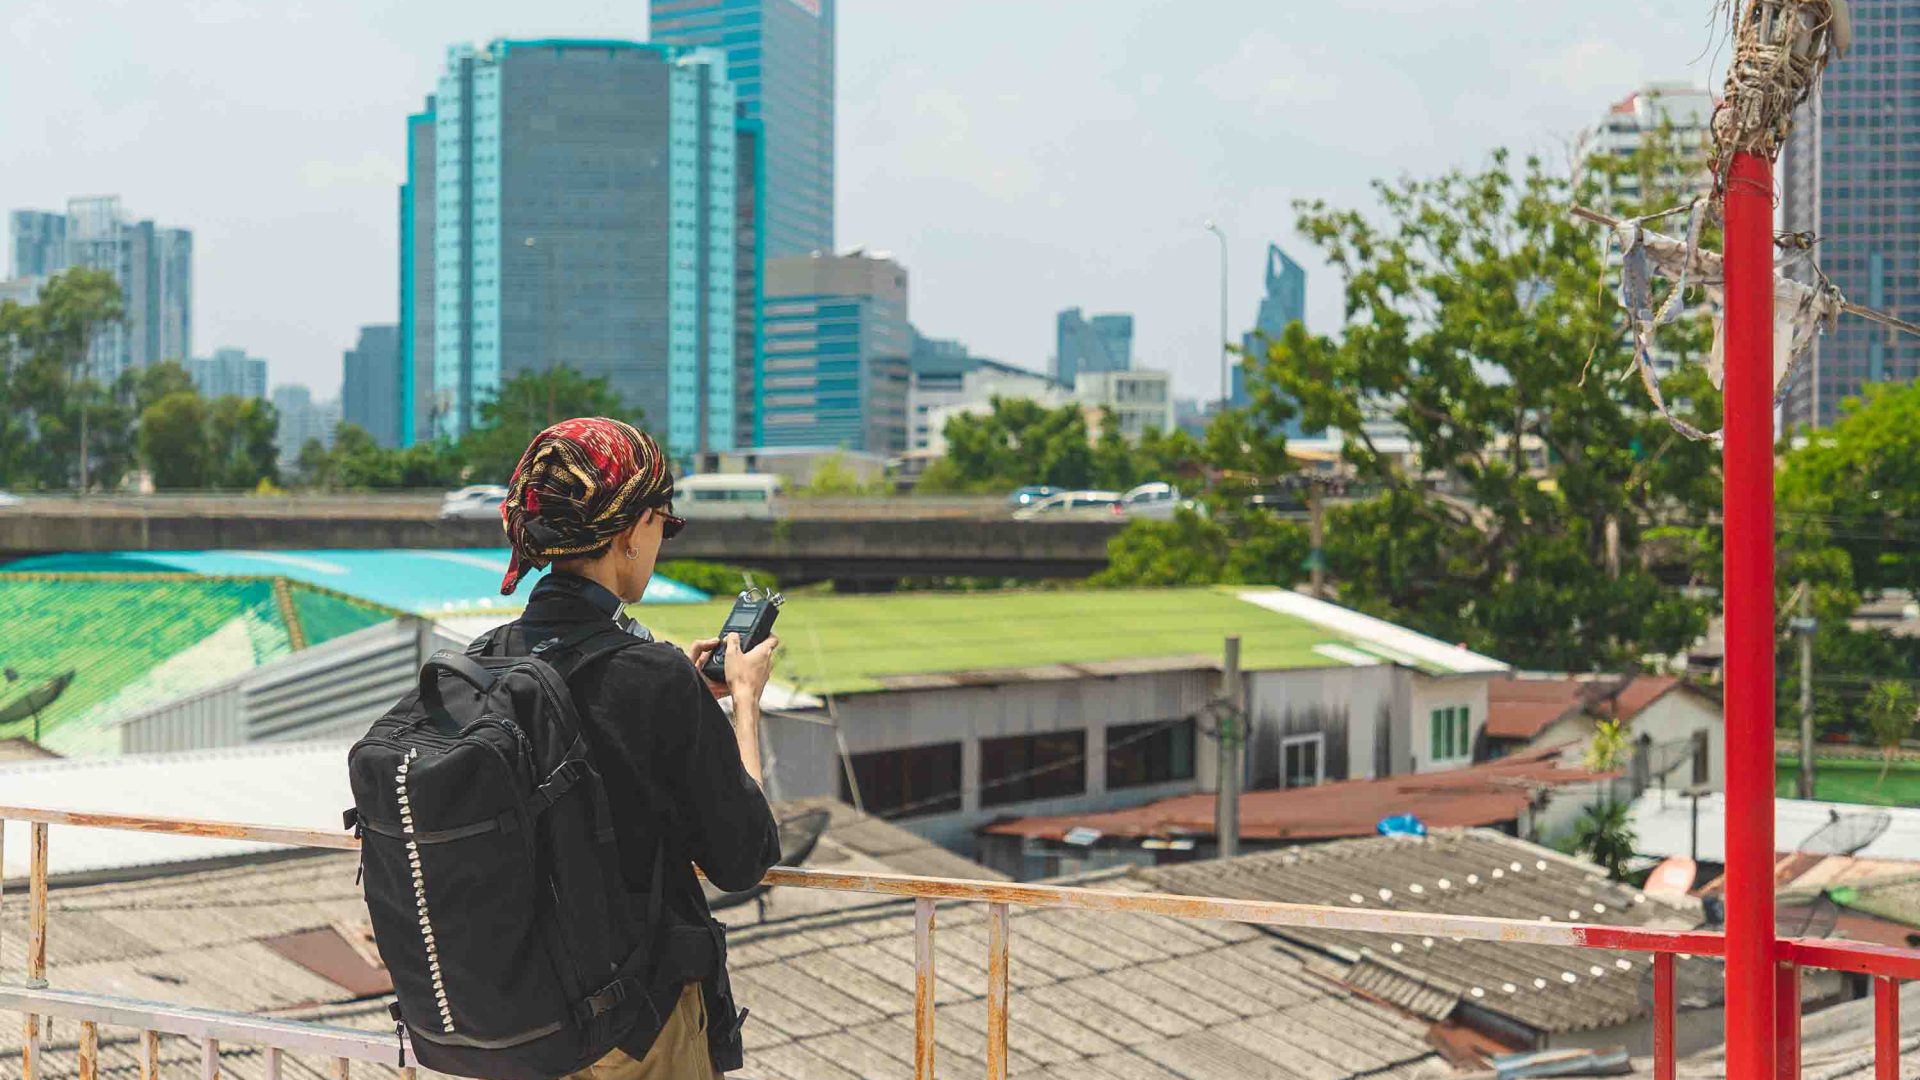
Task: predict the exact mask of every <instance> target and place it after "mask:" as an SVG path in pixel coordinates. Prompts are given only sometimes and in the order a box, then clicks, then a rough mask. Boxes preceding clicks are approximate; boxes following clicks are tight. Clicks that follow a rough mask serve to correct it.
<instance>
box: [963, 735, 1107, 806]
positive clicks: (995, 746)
mask: <svg viewBox="0 0 1920 1080" xmlns="http://www.w3.org/2000/svg"><path fill="white" fill-rule="evenodd" d="M1054 740H1073V741H1074V745H1073V747H1072V748H1070V749H1069V750H1068V751H1067V753H1066V754H1065V755H1064V756H1062V757H1059V758H1057V759H1055V763H1054V764H1044V763H1042V762H1039V761H1038V760H1037V756H1036V754H1035V753H1034V749H1035V748H1036V747H1038V746H1039V745H1041V744H1043V743H1046V742H1050V741H1054ZM1019 744H1025V746H1024V754H1023V757H1024V760H1022V761H1020V762H1019V763H1017V764H1015V765H1014V767H1012V768H1010V769H1007V770H1005V774H1004V776H1001V777H996V776H995V770H994V765H995V764H997V763H998V759H1000V758H1002V757H1003V756H1004V755H1005V754H1006V753H1007V752H1008V751H1010V750H1011V749H1012V748H1013V747H1014V746H1016V745H1019ZM1070 766H1077V768H1070ZM1035 770H1039V771H1037V772H1036V771H1035ZM1027 773H1032V774H1033V775H1023V774H1027ZM1056 773H1058V774H1061V775H1063V776H1067V777H1071V778H1072V779H1071V780H1070V781H1069V782H1068V785H1067V786H1066V787H1063V788H1062V789H1061V790H1057V791H1056V790H1035V787H1036V781H1042V782H1044V781H1046V780H1048V779H1050V778H1051V777H1052V775H1053V774H1056ZM1009 777H1019V779H1017V780H1014V779H1008V778H1009ZM1087 787H1088V784H1087V729H1086V728H1071V729H1066V730H1061V731H1035V732H1029V733H1027V734H1024V735H1001V736H996V737H994V738H988V739H981V740H980V793H979V794H980V807H981V809H985V808H987V807H989V806H1007V805H1010V804H1013V803H1023V802H1035V801H1038V800H1041V799H1065V798H1071V797H1073V796H1075V795H1085V794H1086V793H1087Z"/></svg>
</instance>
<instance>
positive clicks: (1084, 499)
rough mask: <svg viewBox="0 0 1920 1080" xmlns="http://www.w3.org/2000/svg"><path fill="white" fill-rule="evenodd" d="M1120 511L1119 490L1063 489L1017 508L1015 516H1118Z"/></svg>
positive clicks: (1030, 517)
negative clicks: (1029, 504)
mask: <svg viewBox="0 0 1920 1080" xmlns="http://www.w3.org/2000/svg"><path fill="white" fill-rule="evenodd" d="M1120 513H1121V509H1120V493H1119V492H1117V491H1062V492H1060V493H1059V494H1057V495H1050V496H1048V497H1047V498H1044V499H1041V500H1040V501H1039V502H1037V503H1034V504H1033V505H1032V506H1025V507H1021V508H1020V509H1018V510H1015V511H1014V512H1013V517H1014V520H1016V521H1033V520H1035V519H1036V518H1045V519H1047V520H1059V519H1063V518H1104V517H1118V516H1119V515H1120Z"/></svg>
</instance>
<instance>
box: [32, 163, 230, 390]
mask: <svg viewBox="0 0 1920 1080" xmlns="http://www.w3.org/2000/svg"><path fill="white" fill-rule="evenodd" d="M10 227H11V232H12V241H13V260H12V269H13V276H14V277H15V278H16V279H19V280H20V281H22V282H34V281H38V282H42V283H44V281H45V279H47V278H49V277H52V276H53V275H55V274H58V273H60V272H61V271H63V270H67V269H70V268H72V267H89V268H92V269H95V270H105V271H107V272H108V273H110V274H112V275H113V279H114V280H115V281H116V282H118V283H119V285H120V303H121V306H122V310H123V313H124V317H123V318H122V319H121V320H120V321H119V322H117V323H114V324H112V325H109V326H106V327H103V328H101V329H100V330H99V332H97V333H96V334H95V335H94V338H93V343H92V345H91V346H90V347H89V350H88V353H87V367H88V371H89V373H90V374H91V375H92V377H93V378H95V379H98V380H100V381H101V382H112V381H113V380H114V379H116V378H119V377H120V376H121V375H122V374H124V373H126V372H128V371H133V370H138V369H140V368H144V367H146V366H147V365H149V364H157V363H159V362H160V361H162V360H179V361H183V362H184V361H185V360H186V359H188V357H190V356H191V355H192V353H193V234H192V233H191V232H188V231H187V230H185V229H163V228H160V227H159V226H156V225H155V224H154V223H153V222H151V221H134V220H131V219H129V218H128V217H127V215H126V214H125V213H124V212H122V210H121V209H120V200H119V198H118V197H116V196H112V195H101V196H89V197H87V198H79V199H70V200H68V202H67V212H66V213H65V214H58V213H52V212H48V211H44V210H16V211H14V212H13V215H12V218H11V221H10ZM19 288H20V289H21V292H22V293H23V294H31V293H36V292H37V291H38V289H37V287H36V286H31V285H25V286H20V287H19Z"/></svg>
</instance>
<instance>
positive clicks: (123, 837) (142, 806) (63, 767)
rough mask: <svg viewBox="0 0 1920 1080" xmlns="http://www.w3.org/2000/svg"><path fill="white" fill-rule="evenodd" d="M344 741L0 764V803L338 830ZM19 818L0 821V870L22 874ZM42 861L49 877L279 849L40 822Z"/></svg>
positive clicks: (13, 876) (345, 800) (347, 796)
mask: <svg viewBox="0 0 1920 1080" xmlns="http://www.w3.org/2000/svg"><path fill="white" fill-rule="evenodd" d="M349 745H351V744H349V743H345V742H324V743H278V744H265V745H255V746H247V747H234V748H231V749H223V750H196V751H190V752H187V753H175V754H127V755H123V756H121V757H116V758H92V759H84V760H65V761H22V762H8V763H5V764H0V803H7V804H11V805H15V806H34V807H45V808H49V809H57V810H88V811H94V812H98V813H124V814H144V815H152V816H158V817H184V818H200V819H205V820H211V821H236V822H244V823H247V824H256V825H285V826H294V827H300V828H314V829H338V828H340V813H341V811H342V810H344V809H345V808H346V807H348V806H350V805H352V803H353V796H352V792H351V791H350V790H349V787H348V783H347V747H348V746H349ZM27 845H28V826H27V824H26V823H25V822H17V821H10V822H7V824H6V864H5V876H6V879H7V880H8V881H18V880H22V879H24V878H25V877H26V875H27V873H28V868H27V860H28V854H29V853H28V847H27ZM47 845H48V846H47V869H48V872H49V874H51V875H52V876H55V877H58V876H61V875H66V874H86V873H95V872H112V871H125V870H133V869H135V868H139V867H145V866H155V865H159V864H164V863H176V862H189V861H196V860H202V859H224V858H231V857H233V856H236V855H247V854H252V853H258V852H262V851H271V850H275V849H277V848H278V847H279V845H274V844H260V843H253V842H247V841H237V840H212V839H202V838H200V837H190V836H163V835H157V834H154V833H138V832H122V831H120V830H117V829H92V828H75V827H70V826H62V825H53V826H50V827H49V829H48V839H47Z"/></svg>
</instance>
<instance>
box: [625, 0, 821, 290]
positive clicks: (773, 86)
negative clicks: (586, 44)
mask: <svg viewBox="0 0 1920 1080" xmlns="http://www.w3.org/2000/svg"><path fill="white" fill-rule="evenodd" d="M835 4H836V0H653V5H652V10H651V13H650V14H651V22H652V27H651V35H652V38H653V40H654V41H657V42H660V43H662V44H666V45H681V46H688V45H701V46H708V47H711V48H715V49H719V50H722V51H723V52H724V53H725V54H726V58H727V76H728V78H730V79H732V80H733V84H734V88H735V90H736V92H737V93H738V94H739V98H740V111H741V115H742V116H744V117H746V118H747V119H751V120H759V121H761V122H762V123H763V124H764V125H765V133H766V147H765V152H766V177H765V185H764V190H765V193H766V245H765V246H766V256H767V258H769V259H775V258H782V257H787V256H793V255H810V254H812V253H814V252H816V251H818V252H823V253H831V252H832V251H833V249H834V248H833V123H834V121H833V78H834V75H833V37H834V17H835V13H834V8H835Z"/></svg>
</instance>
